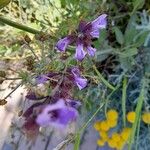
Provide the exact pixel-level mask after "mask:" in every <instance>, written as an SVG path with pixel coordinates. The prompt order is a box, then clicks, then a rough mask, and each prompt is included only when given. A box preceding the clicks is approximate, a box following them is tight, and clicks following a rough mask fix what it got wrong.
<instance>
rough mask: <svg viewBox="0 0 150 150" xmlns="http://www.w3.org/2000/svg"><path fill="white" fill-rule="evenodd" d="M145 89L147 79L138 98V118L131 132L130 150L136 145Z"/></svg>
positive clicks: (143, 81) (143, 82)
mask: <svg viewBox="0 0 150 150" xmlns="http://www.w3.org/2000/svg"><path fill="white" fill-rule="evenodd" d="M144 89H145V79H143V80H142V89H141V92H140V95H139V98H138V103H137V106H136V110H135V113H136V118H135V122H134V123H133V125H132V132H131V136H130V139H129V147H128V150H131V149H132V144H133V143H134V140H135V135H136V132H137V128H138V122H139V119H140V116H141V110H142V106H143V101H144V96H145V91H144Z"/></svg>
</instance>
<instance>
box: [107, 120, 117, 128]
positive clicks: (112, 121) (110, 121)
mask: <svg viewBox="0 0 150 150" xmlns="http://www.w3.org/2000/svg"><path fill="white" fill-rule="evenodd" d="M107 123H108V124H109V127H110V128H114V127H115V126H116V125H117V123H118V122H117V120H107Z"/></svg>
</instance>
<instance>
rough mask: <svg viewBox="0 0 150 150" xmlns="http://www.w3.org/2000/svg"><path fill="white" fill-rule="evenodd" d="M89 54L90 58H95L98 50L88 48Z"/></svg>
mask: <svg viewBox="0 0 150 150" xmlns="http://www.w3.org/2000/svg"><path fill="white" fill-rule="evenodd" d="M87 52H88V54H89V56H91V57H94V55H95V52H96V48H93V47H92V46H88V47H87Z"/></svg>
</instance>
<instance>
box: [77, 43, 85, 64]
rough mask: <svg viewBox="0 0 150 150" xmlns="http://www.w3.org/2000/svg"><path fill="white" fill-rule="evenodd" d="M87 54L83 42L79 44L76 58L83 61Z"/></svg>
mask: <svg viewBox="0 0 150 150" xmlns="http://www.w3.org/2000/svg"><path fill="white" fill-rule="evenodd" d="M85 55H86V52H85V51H84V50H83V44H77V47H76V53H75V58H76V59H77V60H79V61H82V60H83V58H84V57H85Z"/></svg>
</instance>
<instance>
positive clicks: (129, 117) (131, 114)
mask: <svg viewBox="0 0 150 150" xmlns="http://www.w3.org/2000/svg"><path fill="white" fill-rule="evenodd" d="M135 117H136V114H135V112H134V111H131V112H129V113H128V114H127V120H128V121H129V122H130V123H134V121H135Z"/></svg>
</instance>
